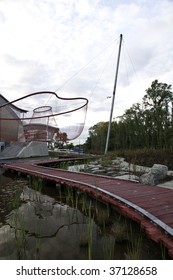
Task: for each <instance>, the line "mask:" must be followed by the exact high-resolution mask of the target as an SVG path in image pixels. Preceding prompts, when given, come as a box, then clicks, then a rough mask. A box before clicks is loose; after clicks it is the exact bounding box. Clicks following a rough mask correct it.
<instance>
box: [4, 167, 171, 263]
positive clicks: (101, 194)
mask: <svg viewBox="0 0 173 280" xmlns="http://www.w3.org/2000/svg"><path fill="white" fill-rule="evenodd" d="M4 167H5V168H7V169H10V170H15V171H17V172H21V173H25V174H30V175H34V176H39V177H42V178H45V179H48V180H53V181H55V182H57V183H61V184H67V185H71V186H74V187H77V188H80V189H82V190H83V191H85V192H88V193H89V194H90V195H92V196H94V197H97V199H100V200H102V201H105V202H108V203H110V204H111V205H113V206H114V207H115V208H116V209H117V210H118V211H120V212H121V213H122V214H124V215H126V216H128V217H130V218H131V219H133V220H135V221H137V222H138V223H139V224H140V225H141V227H142V228H144V229H145V231H146V233H147V235H148V236H149V237H150V238H151V239H153V240H154V241H155V242H158V243H159V242H160V243H163V244H164V245H165V246H166V247H167V248H168V253H169V255H170V256H171V258H173V190H172V189H166V188H161V187H158V186H147V185H142V184H139V183H135V182H130V181H125V180H119V179H115V178H112V177H108V176H100V175H92V174H86V173H78V172H70V171H64V170H61V169H55V168H49V167H45V166H41V165H39V164H38V163H32V162H22V163H12V164H5V165H4Z"/></svg>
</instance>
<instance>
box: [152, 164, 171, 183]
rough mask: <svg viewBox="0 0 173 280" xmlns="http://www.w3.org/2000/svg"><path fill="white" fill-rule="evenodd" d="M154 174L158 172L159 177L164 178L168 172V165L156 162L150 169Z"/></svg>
mask: <svg viewBox="0 0 173 280" xmlns="http://www.w3.org/2000/svg"><path fill="white" fill-rule="evenodd" d="M150 172H151V173H152V174H157V176H158V179H159V180H160V179H164V178H165V177H166V176H167V173H168V167H167V166H166V165H162V164H154V165H153V167H152V168H151V171H150Z"/></svg>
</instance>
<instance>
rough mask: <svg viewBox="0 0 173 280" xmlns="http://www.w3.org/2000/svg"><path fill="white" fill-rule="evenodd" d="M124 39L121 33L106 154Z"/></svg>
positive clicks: (106, 148)
mask: <svg viewBox="0 0 173 280" xmlns="http://www.w3.org/2000/svg"><path fill="white" fill-rule="evenodd" d="M122 39H123V35H122V34H120V43H119V49H118V59H117V67H116V73H115V82H114V88H113V96H112V105H111V112H110V119H109V125H108V131H107V138H106V146H105V155H106V154H107V151H108V145H109V136H110V130H111V122H112V115H113V109H114V101H115V92H116V86H117V79H118V69H119V64H120V53H121V45H122Z"/></svg>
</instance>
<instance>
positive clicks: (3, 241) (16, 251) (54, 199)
mask: <svg viewBox="0 0 173 280" xmlns="http://www.w3.org/2000/svg"><path fill="white" fill-rule="evenodd" d="M31 179H32V180H31ZM29 183H30V184H31V185H32V188H31V187H29V185H28V181H26V180H25V179H21V178H20V179H19V178H17V177H14V176H13V177H9V175H8V176H4V175H0V186H1V187H0V218H1V224H0V259H57V260H58V259H61V260H65V259H74V260H75V259H79V260H80V259H125V258H129V256H128V253H129V252H132V249H133V247H135V246H136V245H135V242H134V241H133V240H134V236H135V240H137V241H140V244H138V243H139V242H137V245H140V248H139V246H138V247H136V248H134V249H135V250H138V253H139V256H138V255H135V256H137V258H138V257H139V258H144V259H150V258H151V259H152V258H153V259H157V258H161V254H160V251H159V248H158V247H157V246H155V247H154V253H153V248H152V246H154V245H153V243H152V242H150V241H148V240H147V241H146V239H143V235H142V234H141V233H140V232H139V230H138V228H136V227H134V228H132V227H131V223H128V222H127V221H126V220H124V219H122V217H121V216H120V215H119V214H116V213H115V211H112V210H111V209H110V207H109V205H103V204H101V203H100V202H98V201H96V200H92V199H91V198H89V197H88V196H87V195H86V194H85V193H81V192H79V191H77V192H76V191H74V190H73V188H70V187H67V186H62V185H56V186H55V185H54V186H53V187H52V186H51V182H47V184H48V185H46V184H44V183H43V181H42V180H39V179H37V178H36V179H34V178H30V180H29ZM151 252H152V253H151ZM133 254H134V253H133ZM133 256H134V255H133ZM133 256H132V257H133ZM132 257H131V258H132Z"/></svg>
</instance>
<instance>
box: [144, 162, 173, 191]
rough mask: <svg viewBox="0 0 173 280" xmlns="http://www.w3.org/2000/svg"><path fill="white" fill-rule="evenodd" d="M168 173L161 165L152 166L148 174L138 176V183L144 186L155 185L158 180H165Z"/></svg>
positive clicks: (165, 167) (166, 168) (164, 166)
mask: <svg viewBox="0 0 173 280" xmlns="http://www.w3.org/2000/svg"><path fill="white" fill-rule="evenodd" d="M167 173H168V167H167V166H166V165H162V164H154V165H153V167H152V168H151V169H150V171H149V172H148V173H145V174H143V175H142V176H140V178H139V181H140V182H141V183H142V184H145V185H151V186H154V185H157V184H159V182H160V180H163V179H165V178H166V176H167Z"/></svg>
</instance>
